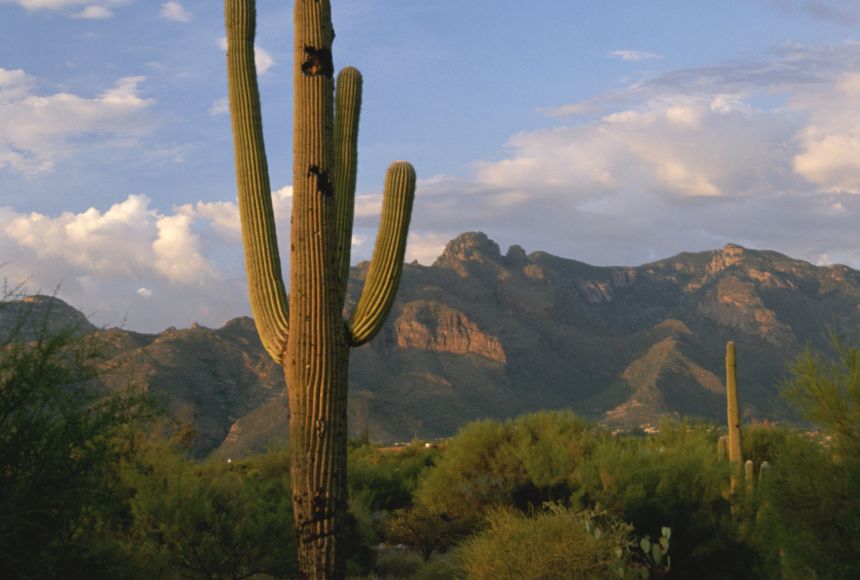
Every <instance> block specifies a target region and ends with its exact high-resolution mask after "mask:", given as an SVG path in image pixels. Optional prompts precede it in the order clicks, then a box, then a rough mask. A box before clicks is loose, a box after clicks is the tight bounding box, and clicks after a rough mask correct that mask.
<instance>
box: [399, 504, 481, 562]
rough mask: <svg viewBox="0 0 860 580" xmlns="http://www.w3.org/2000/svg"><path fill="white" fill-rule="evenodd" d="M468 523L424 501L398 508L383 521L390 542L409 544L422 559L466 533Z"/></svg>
mask: <svg viewBox="0 0 860 580" xmlns="http://www.w3.org/2000/svg"><path fill="white" fill-rule="evenodd" d="M468 531H469V528H468V526H466V525H464V522H463V521H462V520H460V519H458V518H455V517H453V516H451V515H450V514H448V513H446V512H444V511H441V510H439V509H438V508H436V507H432V506H426V505H423V504H419V505H416V506H415V507H412V508H409V509H401V510H397V511H396V512H394V514H392V516H391V518H390V519H389V520H388V521H387V522H386V534H385V536H386V539H387V540H388V541H389V543H393V544H403V545H406V546H409V547H410V548H412V549H413V550H415V551H416V552H418V553H419V554H421V557H422V558H424V560H425V561H426V560H429V559H430V556H432V555H433V553H434V552H437V551H444V550H446V549H448V548H449V547H451V546H453V545H454V544H456V542H457V541H458V540H460V539H462V538H463V537H465V536H466V535H467V532H468Z"/></svg>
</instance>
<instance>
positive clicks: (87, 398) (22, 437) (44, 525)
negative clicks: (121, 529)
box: [0, 320, 149, 578]
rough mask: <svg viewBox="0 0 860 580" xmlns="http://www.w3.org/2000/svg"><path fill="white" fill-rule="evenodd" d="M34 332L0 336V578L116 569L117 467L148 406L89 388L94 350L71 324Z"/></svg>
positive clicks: (119, 565) (120, 570) (122, 562)
mask: <svg viewBox="0 0 860 580" xmlns="http://www.w3.org/2000/svg"><path fill="white" fill-rule="evenodd" d="M29 323H30V324H28V327H34V328H37V329H38V328H39V323H38V321H32V320H31V321H29ZM47 326H48V324H47V321H45V322H44V323H43V324H42V325H41V328H42V329H45V328H47ZM19 327H21V325H19ZM36 334H37V335H38V336H37V337H36V339H35V340H26V341H25V340H18V339H17V336H16V334H15V332H14V330H13V331H12V332H11V333H7V334H6V336H5V338H4V340H3V342H2V343H0V514H2V516H0V577H4V578H18V577H34V578H35V577H39V578H45V577H54V576H62V577H78V576H80V577H99V576H102V577H104V576H112V575H116V576H122V575H125V572H126V567H127V563H128V562H127V558H126V557H125V555H124V554H123V553H122V551H121V549H119V547H118V546H117V545H116V544H115V543H114V542H113V531H114V530H113V527H114V525H115V521H114V520H115V518H117V517H119V516H121V514H122V512H123V508H124V506H123V503H122V499H123V494H122V490H121V489H120V487H121V486H120V483H119V473H118V470H117V465H118V464H119V463H120V462H121V461H122V460H123V459H124V458H125V457H127V456H128V455H130V454H131V452H132V450H133V447H134V445H133V439H134V438H133V433H134V427H135V425H136V424H137V423H138V422H139V421H141V420H143V419H144V418H146V417H148V416H149V409H148V407H147V406H146V405H145V401H144V400H143V398H142V397H139V396H136V395H109V396H108V395H104V394H103V393H99V392H98V391H97V390H96V389H95V387H94V386H93V385H92V382H91V379H92V378H93V376H94V371H93V368H94V364H93V360H94V358H95V353H94V352H93V349H92V345H91V344H90V343H89V342H88V341H87V339H85V338H79V337H76V336H75V332H74V329H67V330H66V331H63V332H57V333H54V334H51V335H47V334H46V333H45V332H44V331H43V332H42V333H41V334H39V333H38V332H37V333H36Z"/></svg>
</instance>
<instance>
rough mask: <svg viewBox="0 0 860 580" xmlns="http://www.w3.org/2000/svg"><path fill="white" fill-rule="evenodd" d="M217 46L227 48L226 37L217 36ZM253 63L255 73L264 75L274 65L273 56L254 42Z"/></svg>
mask: <svg viewBox="0 0 860 580" xmlns="http://www.w3.org/2000/svg"><path fill="white" fill-rule="evenodd" d="M218 46H220V47H221V49H222V50H227V39H226V38H225V37H221V38H219V39H218ZM254 65H255V66H256V67H257V74H259V75H264V74H266V73H267V72H269V70H270V69H271V68H272V67H273V66H275V58H274V57H273V56H272V54H271V53H270V52H269V51H268V50H266V49H265V48H262V47H261V46H260V45H257V44H255V45H254ZM210 111H211V109H210Z"/></svg>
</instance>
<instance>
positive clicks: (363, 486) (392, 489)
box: [348, 443, 439, 511]
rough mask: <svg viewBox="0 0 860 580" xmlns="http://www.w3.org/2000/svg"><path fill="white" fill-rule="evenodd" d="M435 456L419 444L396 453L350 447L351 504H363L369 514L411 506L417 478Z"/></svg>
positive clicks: (436, 450)
mask: <svg viewBox="0 0 860 580" xmlns="http://www.w3.org/2000/svg"><path fill="white" fill-rule="evenodd" d="M438 455H439V451H438V449H435V448H425V447H424V446H423V445H420V444H418V443H415V444H411V445H407V446H405V447H403V448H402V449H400V450H399V451H397V452H385V451H380V448H379V447H376V446H373V445H359V446H355V447H353V448H352V449H350V451H349V458H348V465H349V471H348V473H349V496H350V502H351V503H353V504H355V503H362V504H364V505H365V506H366V507H367V509H369V510H370V511H379V510H396V509H400V508H405V507H408V506H410V505H411V504H412V496H413V494H414V493H415V488H416V487H417V486H418V479H419V476H420V475H421V474H422V473H423V472H424V470H426V469H427V468H428V467H430V466H431V465H432V464H433V461H434V460H435V459H436V458H437V457H438Z"/></svg>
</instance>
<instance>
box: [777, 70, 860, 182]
mask: <svg viewBox="0 0 860 580" xmlns="http://www.w3.org/2000/svg"><path fill="white" fill-rule="evenodd" d="M858 100H860V73H854V72H852V73H846V74H845V75H843V76H842V77H841V78H839V79H838V80H837V81H836V82H835V83H833V84H832V85H829V86H825V87H821V88H818V89H817V90H814V91H810V92H809V93H807V94H804V95H801V96H798V97H796V98H795V99H794V100H793V101H792V103H791V106H792V108H793V109H794V110H795V111H800V112H805V113H806V114H807V115H808V119H809V120H808V122H807V124H806V126H805V127H804V128H803V130H802V131H801V132H800V133H799V134H798V136H797V143H798V144H799V148H800V151H799V152H798V153H797V155H796V156H795V157H794V170H795V171H796V172H797V173H798V174H799V175H801V176H803V177H805V178H806V179H808V180H809V181H811V182H813V183H815V184H817V185H818V186H820V187H821V188H822V189H824V190H827V191H847V192H851V193H860V112H858V110H857V105H856V103H857V102H858Z"/></svg>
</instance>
